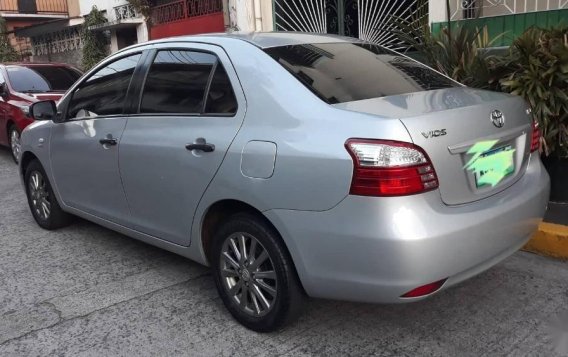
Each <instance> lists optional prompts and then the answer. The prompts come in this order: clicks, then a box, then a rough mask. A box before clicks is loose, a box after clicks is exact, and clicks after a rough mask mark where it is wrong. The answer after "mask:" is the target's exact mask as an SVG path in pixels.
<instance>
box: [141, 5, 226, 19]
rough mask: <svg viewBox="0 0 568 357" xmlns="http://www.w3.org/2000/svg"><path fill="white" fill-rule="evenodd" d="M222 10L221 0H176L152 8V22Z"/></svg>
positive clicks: (187, 17)
mask: <svg viewBox="0 0 568 357" xmlns="http://www.w3.org/2000/svg"><path fill="white" fill-rule="evenodd" d="M221 12H223V4H222V2H221V0H178V1H173V2H170V3H168V4H164V5H159V6H155V7H153V8H152V24H153V25H160V24H166V23H170V22H175V21H179V20H184V19H189V18H192V17H197V16H204V15H210V14H215V13H221Z"/></svg>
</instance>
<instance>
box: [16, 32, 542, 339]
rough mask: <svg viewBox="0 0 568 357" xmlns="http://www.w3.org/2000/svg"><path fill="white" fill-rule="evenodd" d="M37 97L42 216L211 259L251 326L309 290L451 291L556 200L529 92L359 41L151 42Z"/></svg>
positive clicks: (393, 296)
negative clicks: (490, 84) (457, 77)
mask: <svg viewBox="0 0 568 357" xmlns="http://www.w3.org/2000/svg"><path fill="white" fill-rule="evenodd" d="M31 111H32V114H33V116H34V118H35V119H36V120H37V122H36V123H34V124H32V125H31V126H30V127H29V128H28V129H26V130H25V131H24V132H23V135H22V150H23V155H22V160H21V163H20V169H21V176H22V179H23V182H24V187H25V190H26V193H27V197H28V202H29V206H30V208H31V211H32V213H33V216H34V218H35V220H36V221H37V223H38V224H39V225H40V226H41V227H44V228H46V229H55V228H59V227H62V226H64V225H65V224H67V223H68V222H69V217H70V215H77V216H80V217H83V218H85V219H88V220H91V221H93V222H96V223H98V224H101V225H103V226H106V227H108V228H110V229H113V230H116V231H118V232H122V233H124V234H126V235H129V236H131V237H134V238H137V239H140V240H142V241H144V242H147V243H150V244H154V245H156V246H158V247H161V248H164V249H167V250H170V251H172V252H175V253H178V254H181V255H183V256H186V257H188V258H190V259H193V260H195V261H197V262H199V263H202V264H207V265H210V266H211V268H212V271H213V276H214V279H215V282H216V285H217V288H218V290H219V294H220V296H221V298H222V300H223V302H224V303H225V305H226V307H227V308H228V310H229V311H230V312H231V314H232V315H233V316H234V317H235V318H236V319H237V320H238V321H239V322H241V323H242V324H244V325H245V326H247V327H249V328H251V329H254V330H257V331H270V330H274V329H276V328H278V327H279V326H282V324H283V323H284V322H286V321H289V320H290V319H291V318H293V317H294V316H296V315H297V314H298V312H299V311H300V307H301V305H302V301H303V300H304V297H305V296H312V297H318V298H330V299H342V300H352V301H363V302H376V303H379V302H380V303H400V302H409V301H417V300H420V299H422V298H424V297H427V296H430V295H432V294H434V293H436V292H439V291H440V290H442V289H445V288H448V287H450V286H452V285H454V284H456V283H458V282H460V281H462V280H464V279H467V278H469V277H471V276H473V275H475V274H477V273H479V272H481V271H483V270H485V269H487V268H489V267H491V266H492V265H494V264H496V263H498V262H499V261H501V260H502V259H504V258H505V257H507V256H509V255H510V254H512V253H513V252H515V251H516V250H518V249H519V248H520V247H521V246H522V245H523V244H525V242H526V241H527V240H528V239H529V237H530V236H531V234H532V233H533V232H534V231H535V229H536V227H537V225H538V223H539V221H540V219H541V217H542V216H543V213H544V211H545V209H546V205H547V200H548V193H549V178H548V175H547V173H546V171H545V169H544V168H543V166H542V164H541V161H540V158H539V154H538V151H537V149H538V147H537V146H538V139H539V133H538V130H537V127H536V125H534V124H533V119H532V117H531V113H530V110H529V109H528V107H527V105H526V104H525V103H524V102H523V100H522V99H521V98H519V97H515V96H511V95H507V94H502V93H493V92H487V91H482V90H475V89H470V88H466V87H464V86H461V85H460V84H458V83H455V82H453V81H452V80H450V79H448V78H446V77H444V76H442V75H440V74H439V73H437V72H435V71H433V70H431V69H429V68H427V67H425V66H423V65H421V64H419V63H417V62H415V61H413V60H411V59H409V58H406V57H403V56H400V55H398V54H396V53H393V52H391V51H389V50H386V49H384V48H381V47H379V46H376V45H373V44H370V43H366V42H361V41H358V40H354V39H350V38H342V37H333V36H323V35H321V36H320V35H311V34H298V33H266V34H262V33H261V34H248V35H247V34H229V35H209V36H197V37H180V38H172V39H166V40H160V41H157V42H149V43H146V44H141V45H136V46H134V47H130V48H128V49H125V50H122V51H120V52H118V53H116V54H114V55H112V56H111V57H109V58H108V59H106V60H105V61H103V62H102V63H100V64H99V65H98V66H97V67H96V68H94V69H93V70H91V71H90V72H89V73H87V74H86V75H84V76H83V77H82V78H81V79H80V80H79V81H78V82H77V83H76V84H75V85H74V86H73V87H72V88H71V89H70V90H69V91H68V93H67V94H66V95H65V97H64V98H62V100H61V101H60V103H59V105H58V106H57V108H55V103H53V102H49V101H44V102H39V103H36V104H34V105H33V106H32V107H31Z"/></svg>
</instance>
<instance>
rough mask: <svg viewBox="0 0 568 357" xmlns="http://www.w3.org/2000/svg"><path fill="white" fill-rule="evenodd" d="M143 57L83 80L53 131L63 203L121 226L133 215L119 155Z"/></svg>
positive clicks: (129, 58) (54, 166)
mask: <svg viewBox="0 0 568 357" xmlns="http://www.w3.org/2000/svg"><path fill="white" fill-rule="evenodd" d="M141 57H142V54H141V53H131V54H128V55H125V56H123V57H121V58H118V59H116V60H113V61H111V62H110V63H107V64H105V65H103V66H102V67H101V68H100V69H98V70H96V71H95V72H94V73H93V74H91V75H90V76H89V77H88V78H86V79H85V80H83V81H82V82H81V84H79V85H78V86H77V87H75V88H74V89H73V91H72V92H71V93H70V94H69V95H70V98H65V100H64V101H65V104H64V105H63V107H64V108H62V112H63V114H62V115H64V117H65V119H64V121H63V122H61V123H58V124H55V125H54V126H53V128H52V131H51V139H50V159H51V166H52V171H53V175H54V177H55V184H56V186H57V189H58V191H59V193H60V195H61V198H62V200H63V202H64V203H65V204H66V205H68V206H70V207H72V208H76V209H79V210H81V211H84V212H87V213H90V214H93V215H95V216H97V217H100V218H104V219H107V220H109V221H112V222H115V223H123V222H125V221H126V219H127V217H128V215H129V210H128V204H127V203H126V197H125V194H124V190H123V188H122V182H121V180H120V174H119V169H118V152H119V146H120V140H121V137H122V133H123V131H124V128H125V126H126V121H127V117H126V115H125V114H124V108H125V104H126V102H127V92H128V89H129V87H130V83H131V81H132V78H133V75H134V72H135V69H136V66H137V63H138V62H139V61H140V59H141Z"/></svg>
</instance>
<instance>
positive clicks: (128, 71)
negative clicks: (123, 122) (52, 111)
mask: <svg viewBox="0 0 568 357" xmlns="http://www.w3.org/2000/svg"><path fill="white" fill-rule="evenodd" d="M140 56H141V54H135V55H132V56H128V57H124V58H122V59H119V60H118V61H115V62H112V63H111V64H108V65H106V66H105V67H103V68H102V69H100V70H98V71H97V72H95V74H93V75H92V76H90V77H89V79H87V80H86V81H85V82H83V83H82V84H81V85H80V86H79V88H78V89H77V90H76V91H75V92H74V93H73V96H72V98H71V101H70V102H69V109H68V110H67V117H69V118H83V117H96V116H100V115H114V114H122V112H123V107H124V100H125V99H126V92H127V90H128V86H129V85H130V80H131V79H132V74H133V73H134V69H135V68H136V64H137V63H138V61H139V60H140Z"/></svg>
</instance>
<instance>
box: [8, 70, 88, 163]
mask: <svg viewBox="0 0 568 357" xmlns="http://www.w3.org/2000/svg"><path fill="white" fill-rule="evenodd" d="M81 74H82V73H81V72H80V71H79V70H78V69H76V68H74V67H72V66H69V65H66V64H56V63H47V64H40V63H8V64H0V145H4V146H8V147H10V149H11V152H12V157H13V158H14V161H15V162H16V163H17V162H18V160H19V158H20V133H21V132H22V130H24V128H25V127H26V126H28V125H29V124H31V123H32V121H33V120H32V118H31V117H29V116H28V108H29V105H30V104H32V103H34V102H37V101H40V100H49V99H52V100H55V101H58V100H59V99H60V98H61V97H62V96H63V94H64V93H65V91H67V89H68V88H69V87H71V85H72V84H73V83H75V81H76V80H77V79H79V77H81Z"/></svg>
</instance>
